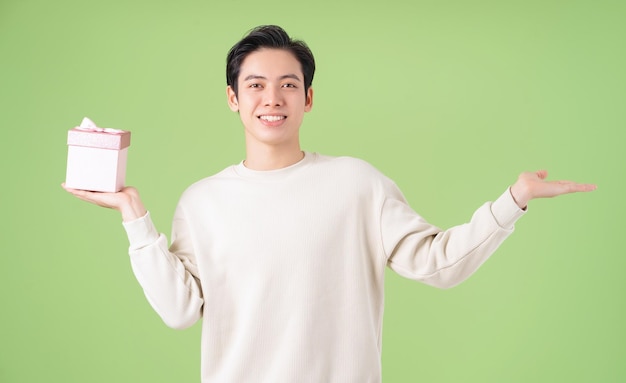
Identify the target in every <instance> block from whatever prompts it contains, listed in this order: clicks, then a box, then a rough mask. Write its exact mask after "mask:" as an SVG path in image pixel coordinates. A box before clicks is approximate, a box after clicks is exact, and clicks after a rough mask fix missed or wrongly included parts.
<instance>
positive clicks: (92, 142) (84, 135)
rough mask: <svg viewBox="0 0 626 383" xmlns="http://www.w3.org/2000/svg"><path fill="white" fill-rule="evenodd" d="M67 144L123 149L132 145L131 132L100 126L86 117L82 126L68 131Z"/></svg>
mask: <svg viewBox="0 0 626 383" xmlns="http://www.w3.org/2000/svg"><path fill="white" fill-rule="evenodd" d="M67 144H68V145H73V146H86V147H93V148H101V149H112V150H121V149H124V148H126V147H128V146H130V132H129V131H127V130H118V129H104V128H99V127H97V126H96V125H95V124H94V123H93V122H92V121H91V120H89V119H88V118H87V117H85V118H84V119H83V122H82V123H81V124H80V126H77V127H75V128H74V129H70V130H69V131H68V132H67Z"/></svg>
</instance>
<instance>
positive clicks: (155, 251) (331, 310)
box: [124, 153, 524, 383]
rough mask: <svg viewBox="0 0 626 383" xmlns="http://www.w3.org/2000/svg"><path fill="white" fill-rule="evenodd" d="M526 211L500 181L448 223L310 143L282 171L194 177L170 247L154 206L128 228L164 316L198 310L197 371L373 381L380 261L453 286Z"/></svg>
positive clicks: (364, 167) (239, 380) (366, 168)
mask: <svg viewBox="0 0 626 383" xmlns="http://www.w3.org/2000/svg"><path fill="white" fill-rule="evenodd" d="M523 214H524V213H523V211H522V210H520V209H519V208H518V207H517V205H516V204H515V202H514V201H513V199H512V197H511V195H510V192H509V191H508V190H507V191H505V192H504V193H503V194H502V196H500V197H499V198H498V199H497V200H495V201H494V202H493V203H485V204H484V205H483V206H481V207H480V208H479V209H478V210H477V211H476V212H475V214H474V215H473V217H472V219H471V221H470V222H469V223H467V224H464V225H460V226H456V227H453V228H451V229H449V230H446V231H442V230H441V229H439V228H437V227H435V226H433V225H430V224H429V223H427V222H425V221H424V219H422V218H421V217H420V216H419V215H418V214H416V213H415V212H414V211H413V210H412V209H411V208H410V207H409V206H408V204H407V203H406V201H405V199H404V197H403V196H402V194H401V193H400V191H399V190H398V188H397V187H396V185H395V184H394V183H393V182H392V181H390V180H389V179H388V178H386V177H385V176H384V175H382V174H381V173H380V172H378V171H377V170H376V169H374V168H373V167H372V166H371V165H369V164H367V163H366V162H363V161H361V160H358V159H354V158H348V157H326V156H321V155H318V154H314V153H306V155H305V158H304V159H303V160H302V161H300V162H299V163H297V164H295V165H292V166H290V167H287V168H284V169H280V170H275V171H253V170H250V169H247V168H246V167H245V166H243V164H242V163H240V164H238V165H235V166H231V167H228V168H226V169H225V170H223V171H222V172H220V173H218V174H216V175H214V176H212V177H209V178H206V179H203V180H201V181H199V182H197V183H195V184H193V185H192V186H191V187H189V188H188V189H187V190H186V191H185V192H184V194H183V195H182V197H181V199H180V202H179V204H178V207H177V210H176V213H175V217H174V221H173V227H172V243H171V246H170V247H169V249H168V242H167V239H166V237H165V236H164V235H163V234H159V233H158V231H157V230H156V229H155V227H154V225H153V223H152V221H151V219H150V215H149V214H147V215H146V216H145V217H143V218H140V219H138V220H135V221H133V222H129V223H125V224H124V226H125V228H126V230H127V233H128V237H129V240H130V256H131V263H132V267H133V271H134V273H135V275H136V276H137V279H138V281H139V283H140V284H141V286H142V287H143V289H144V292H145V294H146V296H147V298H148V300H149V301H150V303H151V304H152V306H153V307H154V309H155V310H156V311H157V312H158V314H159V315H160V316H161V318H163V320H164V321H165V323H166V324H167V325H169V326H171V327H174V328H184V327H187V326H190V325H192V324H193V323H195V322H196V321H197V320H199V319H202V322H203V323H202V341H201V344H202V346H201V348H202V355H201V360H202V382H204V383H208V382H211V383H213V382H215V383H246V382H255V383H260V382H267V383H295V382H298V383H307V382H311V383H321V382H325V383H329V382H355V383H367V382H380V379H381V366H380V357H381V354H380V353H381V334H382V319H383V284H384V283H383V280H384V270H385V267H386V266H389V267H390V268H391V269H393V270H394V271H396V272H397V273H399V274H401V275H403V276H405V277H407V278H411V279H415V280H418V281H421V282H424V283H427V284H429V285H433V286H436V287H442V288H447V287H451V286H454V285H455V284H458V283H460V282H461V281H463V280H464V279H465V278H467V277H468V276H469V275H470V274H472V273H473V272H474V271H475V270H476V269H477V268H478V267H479V266H480V265H481V264H482V263H483V262H484V261H485V260H486V259H487V258H488V257H489V256H490V255H491V254H492V253H493V252H494V250H495V249H496V248H497V247H498V245H499V244H500V243H501V242H502V241H503V240H504V239H505V238H506V237H507V236H508V235H509V234H510V233H511V232H512V230H513V224H514V222H515V221H516V220H517V219H518V218H519V217H520V216H521V215H523ZM407 380H411V379H409V377H407Z"/></svg>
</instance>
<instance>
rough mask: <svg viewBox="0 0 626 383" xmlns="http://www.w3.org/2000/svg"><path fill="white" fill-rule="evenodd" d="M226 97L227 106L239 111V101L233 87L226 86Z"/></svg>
mask: <svg viewBox="0 0 626 383" xmlns="http://www.w3.org/2000/svg"><path fill="white" fill-rule="evenodd" d="M226 98H227V99H228V107H229V108H230V110H232V111H233V112H238V111H239V103H238V102H237V96H236V95H235V91H234V90H233V88H232V87H231V86H230V85H228V86H227V87H226Z"/></svg>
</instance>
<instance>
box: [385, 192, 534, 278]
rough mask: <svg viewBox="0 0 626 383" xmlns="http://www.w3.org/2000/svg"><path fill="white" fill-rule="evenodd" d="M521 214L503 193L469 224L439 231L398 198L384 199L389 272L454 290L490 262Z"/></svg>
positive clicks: (475, 214)
mask: <svg viewBox="0 0 626 383" xmlns="http://www.w3.org/2000/svg"><path fill="white" fill-rule="evenodd" d="M524 213H525V211H524V210H521V209H520V208H519V207H518V206H517V204H516V203H515V201H514V200H513V197H512V196H511V193H510V191H509V190H508V189H507V190H506V191H505V192H504V193H503V194H502V195H501V196H500V197H499V198H498V199H497V200H495V201H494V202H487V203H485V204H484V205H482V206H481V207H480V208H479V209H478V210H476V212H475V213H474V215H473V216H472V218H471V220H470V221H469V222H468V223H465V224H463V225H459V226H455V227H452V228H450V229H448V230H445V231H443V230H441V229H439V228H437V227H435V226H433V225H431V224H429V223H428V222H426V221H425V220H424V219H423V218H422V217H420V216H419V215H418V214H416V213H415V212H414V211H413V210H412V209H411V208H410V207H409V205H408V204H407V202H406V201H405V200H404V197H402V196H401V195H396V196H394V197H391V198H387V199H386V200H385V202H384V204H383V208H382V211H381V235H382V241H383V248H384V251H385V254H386V256H387V259H388V266H389V267H390V268H391V269H392V270H394V271H395V272H397V273H398V274H400V275H402V276H404V277H406V278H410V279H414V280H418V281H421V282H424V283H426V284H429V285H432V286H435V287H439V288H449V287H453V286H455V285H457V284H459V283H461V282H462V281H464V280H465V279H466V278H467V277H469V276H470V275H471V274H472V273H473V272H474V271H476V269H478V267H480V265H482V264H483V262H485V261H486V260H487V258H489V256H490V255H491V254H492V253H493V252H494V251H495V250H496V248H497V247H498V246H499V245H500V244H501V243H502V241H504V239H505V238H506V237H508V236H509V235H510V234H511V233H512V232H513V229H514V226H513V224H514V223H515V221H516V220H517V219H519V218H520V217H521V216H522V215H523V214H524Z"/></svg>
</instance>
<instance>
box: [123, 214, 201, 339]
mask: <svg viewBox="0 0 626 383" xmlns="http://www.w3.org/2000/svg"><path fill="white" fill-rule="evenodd" d="M124 228H125V229H126V233H127V235H128V239H129V242H130V248H129V254H130V260H131V265H132V269H133V272H134V273H135V277H136V278H137V280H138V281H139V284H140V285H141V287H142V288H143V291H144V294H145V295H146V298H147V299H148V301H149V302H150V304H151V305H152V307H153V308H154V310H155V311H156V312H157V313H158V314H159V315H160V316H161V318H162V319H163V321H164V322H165V323H166V324H167V325H168V326H170V327H173V328H179V329H182V328H186V327H189V326H191V325H192V324H194V323H195V322H196V321H197V320H198V319H200V317H201V315H202V306H203V303H204V302H203V299H202V290H201V286H200V282H199V278H198V269H197V266H196V264H195V259H194V257H193V252H192V245H191V240H190V238H189V232H188V230H187V226H186V223H185V220H184V218H183V216H182V212H181V211H177V213H176V216H175V218H174V223H173V225H172V246H171V248H170V249H168V246H167V238H166V237H165V236H164V235H163V234H159V233H158V231H157V230H156V228H155V227H154V224H153V222H152V219H151V218H150V213H147V214H146V215H145V216H144V217H141V218H139V219H136V220H134V221H131V222H124Z"/></svg>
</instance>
